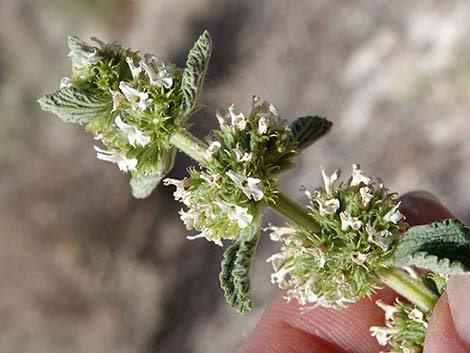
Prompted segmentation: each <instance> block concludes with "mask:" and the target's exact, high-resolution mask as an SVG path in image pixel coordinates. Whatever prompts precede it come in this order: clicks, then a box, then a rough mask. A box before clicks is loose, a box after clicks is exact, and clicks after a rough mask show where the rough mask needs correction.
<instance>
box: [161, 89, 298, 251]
mask: <svg viewBox="0 0 470 353" xmlns="http://www.w3.org/2000/svg"><path fill="white" fill-rule="evenodd" d="M217 119H218V121H219V124H220V130H218V131H213V133H212V135H211V138H210V140H209V141H208V148H207V149H206V150H205V151H201V152H203V155H204V160H203V161H201V163H200V167H201V168H200V170H195V169H192V170H190V178H187V179H184V180H181V181H178V180H171V179H167V180H166V183H167V184H173V185H175V186H176V187H177V190H176V192H175V198H176V199H178V200H180V201H182V202H183V203H184V204H185V205H186V206H187V207H188V210H186V211H185V210H181V212H180V215H181V219H182V220H183V222H184V223H185V225H186V227H187V229H188V230H191V229H195V230H197V231H199V232H200V234H198V235H196V236H195V237H193V238H198V237H204V238H207V239H208V240H211V241H213V242H215V243H217V244H219V245H221V240H222V239H232V240H234V239H236V238H237V237H238V235H239V234H240V231H241V230H242V229H244V228H246V227H247V226H248V225H249V224H250V223H251V222H252V220H253V218H254V216H255V215H256V213H257V212H259V204H260V203H261V202H271V201H272V200H273V199H275V197H276V190H277V188H276V183H275V175H276V174H277V173H279V172H280V171H282V170H284V169H286V168H289V167H291V166H292V165H293V163H292V158H293V157H294V156H295V155H296V154H297V153H298V149H297V148H296V142H295V140H294V139H293V137H292V133H291V130H290V128H289V126H288V125H286V122H285V121H283V120H282V119H281V118H280V117H279V114H278V113H277V111H276V109H275V108H274V106H273V105H272V104H269V103H268V102H265V101H261V100H260V99H259V98H258V97H256V96H255V97H253V103H252V109H251V113H250V114H249V115H245V114H243V113H236V112H235V109H234V107H233V105H232V106H230V107H229V109H228V113H227V114H225V115H221V114H220V113H217Z"/></svg>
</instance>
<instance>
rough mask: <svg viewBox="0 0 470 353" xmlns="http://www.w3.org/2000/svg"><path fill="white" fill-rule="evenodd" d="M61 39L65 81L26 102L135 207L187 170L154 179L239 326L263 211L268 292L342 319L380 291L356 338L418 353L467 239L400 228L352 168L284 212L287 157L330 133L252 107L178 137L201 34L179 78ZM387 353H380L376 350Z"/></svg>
mask: <svg viewBox="0 0 470 353" xmlns="http://www.w3.org/2000/svg"><path fill="white" fill-rule="evenodd" d="M92 40H93V41H94V42H95V44H93V45H90V44H87V43H85V42H83V41H82V40H80V39H78V38H76V37H69V48H70V53H69V56H70V58H71V60H72V70H73V72H72V75H71V77H66V78H63V79H62V81H61V83H60V89H59V90H58V91H56V92H55V93H52V94H49V95H46V96H44V97H42V98H41V99H39V103H40V105H41V108H42V109H43V110H46V111H50V112H53V113H55V114H56V115H58V116H59V118H61V119H62V120H63V121H65V122H70V123H78V124H80V125H83V126H85V129H86V130H87V131H89V132H91V133H92V134H93V135H94V137H95V139H96V140H99V141H101V147H100V146H95V150H96V151H97V157H98V158H99V159H101V160H104V161H109V162H112V163H115V164H117V166H118V168H119V169H120V170H121V171H122V172H125V173H129V174H130V185H131V189H132V193H133V195H134V196H135V197H137V198H145V197H147V196H148V195H150V193H151V192H152V190H153V189H154V188H155V187H156V186H157V185H158V184H159V183H160V181H162V179H163V178H164V177H165V175H166V174H167V173H168V172H169V171H170V170H171V168H172V166H173V163H174V159H175V155H176V150H177V149H179V150H180V151H182V152H184V153H186V154H187V155H189V156H190V157H192V158H193V159H194V160H195V161H196V162H197V164H196V165H195V166H194V167H191V168H190V169H189V171H188V176H187V177H186V178H184V179H183V180H174V179H165V180H164V181H163V183H164V184H165V185H172V186H175V187H176V191H175V193H174V196H175V199H176V200H178V201H180V202H182V203H183V204H184V208H183V209H181V211H180V216H181V219H182V221H183V222H184V224H185V225H186V228H187V229H188V230H194V231H196V232H195V234H194V235H191V236H188V238H189V239H196V238H205V239H207V240H209V241H211V242H214V243H215V244H218V245H222V244H223V242H224V241H228V242H230V243H231V245H230V246H229V247H228V248H227V250H226V252H225V254H224V256H223V259H222V270H221V273H220V284H221V287H222V289H223V290H224V293H225V297H226V299H227V302H228V303H229V305H230V306H232V307H233V308H234V309H235V310H237V311H238V312H240V313H241V314H243V313H246V312H247V311H249V310H250V309H251V307H252V301H251V296H250V280H249V273H250V266H251V262H252V258H253V256H254V253H255V249H256V246H257V243H258V239H259V237H260V233H261V230H262V214H263V208H265V207H270V208H273V209H275V210H276V211H278V212H279V213H280V214H281V215H283V216H284V217H285V218H286V219H287V220H288V223H287V224H285V225H282V226H274V225H269V226H267V227H266V228H265V229H264V230H268V231H269V232H270V236H271V239H272V240H274V241H278V242H280V244H281V248H280V251H279V253H277V254H274V255H272V256H271V257H270V258H269V259H268V261H269V262H271V263H272V266H273V268H274V273H273V274H272V276H271V280H272V282H273V283H276V284H278V285H279V287H280V288H282V289H285V290H286V299H287V300H288V301H290V300H294V299H295V300H297V301H298V302H299V303H300V304H301V305H302V306H303V308H304V309H305V310H312V309H314V308H315V307H318V306H325V307H330V308H333V309H342V308H344V307H346V306H347V305H348V303H353V302H355V301H357V300H359V299H360V298H362V297H371V295H372V294H373V293H374V292H375V291H376V290H377V289H379V288H381V287H383V286H389V287H391V288H392V289H394V290H395V291H396V292H397V293H398V294H400V295H401V296H402V298H401V299H399V298H397V300H396V301H395V302H394V303H383V302H381V301H378V302H377V305H378V306H380V307H381V308H382V309H383V310H384V312H385V320H384V326H383V327H371V329H370V331H371V334H372V335H373V336H375V337H376V338H377V340H378V342H379V344H381V345H382V346H388V349H389V352H402V353H409V352H422V351H423V342H424V336H425V333H426V327H427V323H428V319H429V317H430V315H431V313H432V311H433V308H434V306H435V304H436V302H437V300H438V299H439V297H440V295H441V294H442V293H443V291H444V290H445V287H446V280H447V278H448V276H449V275H452V274H457V273H463V272H468V271H469V270H470V231H469V230H468V229H467V228H465V226H464V225H463V224H462V223H460V222H459V221H458V220H455V219H449V220H445V221H444V222H440V223H433V224H430V225H422V226H416V227H410V225H408V224H407V222H406V219H405V218H404V216H403V215H402V214H401V213H400V209H399V208H400V202H399V200H398V196H397V194H395V193H393V192H390V191H389V190H388V189H387V188H386V187H385V186H384V185H383V184H382V182H381V181H380V180H378V179H377V180H373V179H372V178H370V177H369V176H367V175H366V174H365V173H364V172H363V171H362V170H361V169H360V168H359V166H358V165H353V167H352V173H351V176H350V177H349V178H345V179H343V181H342V182H340V181H339V179H340V172H339V171H338V170H337V171H334V172H333V173H332V174H329V172H327V170H326V169H325V168H321V173H322V176H323V181H324V185H323V186H322V187H320V188H317V189H315V190H306V191H305V194H306V196H307V198H308V204H307V205H306V206H304V205H300V204H298V203H296V202H294V201H292V200H291V199H290V198H289V197H287V196H286V195H284V194H283V193H282V192H281V191H280V189H279V186H278V182H277V177H278V175H279V174H280V173H281V172H283V171H284V170H286V169H289V168H292V167H294V165H295V164H294V159H295V157H296V156H297V155H298V154H299V153H300V152H301V151H302V150H304V149H306V148H307V147H308V146H310V145H311V144H312V143H313V142H315V141H316V140H317V139H318V138H320V137H321V136H323V135H324V134H326V133H327V132H328V131H329V129H330V128H331V125H332V124H331V123H330V122H329V121H327V120H326V119H323V118H320V117H318V116H304V117H301V118H299V119H297V120H295V121H294V122H293V123H291V124H288V123H287V122H286V120H284V119H282V118H281V116H280V114H279V113H278V111H277V110H276V108H275V107H274V106H273V105H272V104H270V103H268V102H266V101H263V100H261V99H260V98H259V97H256V96H254V97H253V100H252V107H251V111H250V112H249V113H248V114H244V113H241V112H238V111H237V110H236V108H235V107H234V106H233V105H232V106H230V107H229V108H228V110H227V112H226V113H225V114H220V113H217V114H215V117H216V118H217V120H218V122H219V125H220V129H218V130H215V131H212V132H211V133H210V134H209V135H208V136H207V137H206V138H205V139H204V141H201V140H199V139H198V138H196V137H195V136H193V135H191V134H190V132H188V125H189V118H190V116H191V114H192V113H194V112H195V111H196V110H198V109H200V108H201V107H202V106H201V105H200V104H199V103H198V100H199V97H200V96H201V94H202V87H203V82H204V77H205V73H206V69H207V66H208V63H209V58H210V54H211V38H210V36H209V34H208V33H207V32H204V33H203V34H202V35H201V36H200V38H199V39H198V40H197V41H196V43H195V45H194V47H193V48H192V49H191V51H190V52H189V55H188V59H187V62H186V67H185V68H184V69H183V68H179V67H177V66H175V65H173V64H168V63H165V62H163V61H161V60H160V59H158V58H157V57H155V56H153V55H150V54H145V55H143V56H142V55H139V53H138V52H135V51H132V50H131V49H126V48H123V47H122V46H121V45H119V44H117V43H114V42H113V43H111V44H108V43H104V42H102V41H100V40H98V39H96V38H92ZM384 349H387V348H384Z"/></svg>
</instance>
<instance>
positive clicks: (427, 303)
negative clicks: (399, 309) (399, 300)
mask: <svg viewBox="0 0 470 353" xmlns="http://www.w3.org/2000/svg"><path fill="white" fill-rule="evenodd" d="M376 274H377V276H378V277H379V278H380V280H381V281H382V282H383V283H384V284H386V285H387V286H389V287H390V288H392V289H393V290H395V292H397V293H398V294H400V295H401V296H403V297H405V298H406V299H408V300H409V301H410V302H412V303H413V304H415V305H416V306H417V307H418V308H420V309H421V310H423V311H424V312H426V313H429V312H431V311H432V310H433V309H434V306H435V305H436V302H437V300H438V299H439V296H438V295H437V294H436V293H434V292H433V291H432V290H431V289H429V288H428V287H426V286H425V285H424V284H423V282H422V281H420V280H417V279H414V278H411V277H410V276H409V275H408V274H406V273H405V272H404V271H403V270H400V269H397V268H388V269H381V270H377V271H376Z"/></svg>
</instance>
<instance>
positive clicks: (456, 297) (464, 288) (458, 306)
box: [447, 275, 470, 349]
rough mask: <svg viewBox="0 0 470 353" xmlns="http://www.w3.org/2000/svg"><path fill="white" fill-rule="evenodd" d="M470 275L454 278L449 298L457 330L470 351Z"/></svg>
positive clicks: (452, 278)
mask: <svg viewBox="0 0 470 353" xmlns="http://www.w3.org/2000/svg"><path fill="white" fill-rule="evenodd" d="M469 293H470V275H458V276H452V277H451V278H450V279H449V281H448V282H447V297H448V298H449V307H450V312H451V313H452V318H453V320H454V325H455V329H456V331H457V333H458V335H459V336H460V339H461V340H462V343H463V344H464V346H465V348H466V349H470V295H469Z"/></svg>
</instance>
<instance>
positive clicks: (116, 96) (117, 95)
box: [111, 91, 126, 112]
mask: <svg viewBox="0 0 470 353" xmlns="http://www.w3.org/2000/svg"><path fill="white" fill-rule="evenodd" d="M111 94H112V96H113V110H112V111H111V112H115V111H116V110H118V109H119V104H121V103H122V102H124V101H125V100H126V97H124V96H123V95H122V93H121V92H119V91H111Z"/></svg>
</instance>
